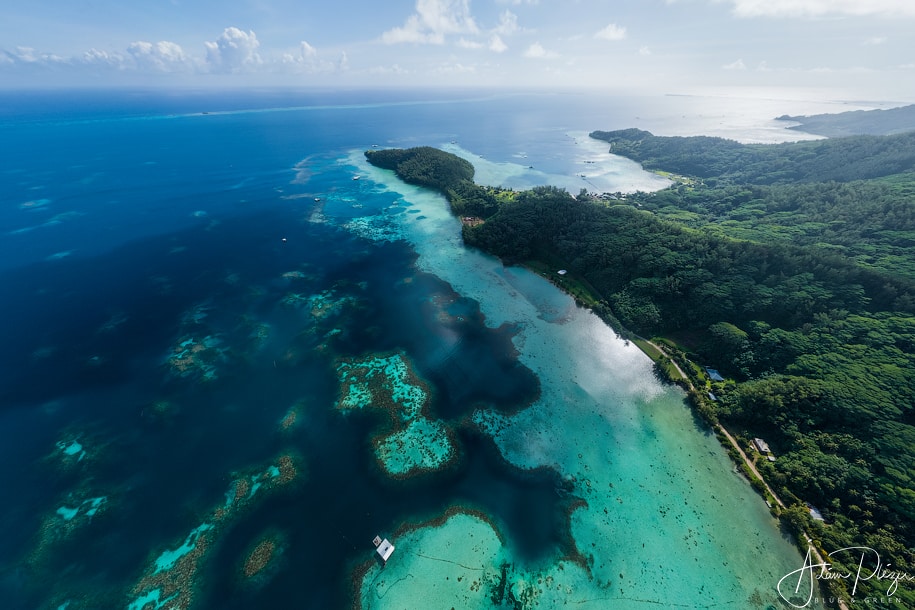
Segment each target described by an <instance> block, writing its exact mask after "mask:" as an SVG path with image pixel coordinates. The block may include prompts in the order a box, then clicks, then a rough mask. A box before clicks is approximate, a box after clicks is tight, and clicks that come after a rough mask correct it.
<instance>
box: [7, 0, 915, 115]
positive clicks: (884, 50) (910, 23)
mask: <svg viewBox="0 0 915 610" xmlns="http://www.w3.org/2000/svg"><path fill="white" fill-rule="evenodd" d="M913 32H915V0H384V1H383V2H382V1H379V0H333V1H330V0H323V1H317V0H144V1H143V2H125V1H124V0H29V1H21V2H5V3H3V6H2V7H0V89H11V88H31V87H73V86H152V87H157V86H162V87H181V86H190V87H207V86H214V87H249V86H292V87H307V86H315V87H331V88H332V87H442V86H457V87H466V86H479V87H486V88H492V87H511V88H544V87H545V88H560V87H567V88H600V89H608V90H617V91H628V92H646V93H648V92H655V93H657V92H663V93H678V92H683V93H687V92H693V91H696V90H700V89H714V88H729V87H730V88H734V87H741V88H764V89H765V88H769V89H773V90H774V89H778V88H789V89H790V88H815V89H821V90H824V91H825V90H829V91H833V92H836V94H837V95H844V96H846V99H862V100H863V99H874V100H876V99H881V100H900V101H915V35H913Z"/></svg>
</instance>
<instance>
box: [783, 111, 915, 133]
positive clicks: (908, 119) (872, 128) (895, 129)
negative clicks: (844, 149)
mask: <svg viewBox="0 0 915 610" xmlns="http://www.w3.org/2000/svg"><path fill="white" fill-rule="evenodd" d="M778 120H780V121H794V122H796V123H800V125H797V126H794V127H789V128H788V129H796V130H797V131H806V132H807V133H815V134H819V135H821V136H829V137H830V138H836V137H842V136H853V135H862V134H869V135H876V136H886V135H891V134H894V133H905V132H907V131H915V105H909V106H901V107H899V108H888V109H886V110H852V111H850V112H839V113H837V114H814V115H812V116H788V115H784V116H780V117H778Z"/></svg>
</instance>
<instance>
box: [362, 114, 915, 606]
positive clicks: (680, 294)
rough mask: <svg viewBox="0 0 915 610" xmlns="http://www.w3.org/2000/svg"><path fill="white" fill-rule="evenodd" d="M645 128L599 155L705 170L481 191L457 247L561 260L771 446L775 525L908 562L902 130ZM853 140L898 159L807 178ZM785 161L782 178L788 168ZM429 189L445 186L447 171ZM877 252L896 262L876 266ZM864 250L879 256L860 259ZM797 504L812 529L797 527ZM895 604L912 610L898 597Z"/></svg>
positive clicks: (909, 259)
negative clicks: (857, 135) (652, 186)
mask: <svg viewBox="0 0 915 610" xmlns="http://www.w3.org/2000/svg"><path fill="white" fill-rule="evenodd" d="M615 133H617V134H618V133H620V132H615ZM645 134H646V132H637V131H636V130H627V131H626V132H625V135H624V136H622V139H620V138H621V137H620V136H617V135H613V134H610V135H609V136H607V137H608V139H609V140H611V141H613V142H614V148H613V151H614V152H617V153H620V152H621V150H620V148H621V147H619V146H617V145H616V143H618V142H623V141H625V142H628V144H627V146H629V148H625V150H626V151H628V152H631V153H632V156H633V158H636V159H637V160H642V159H652V160H653V162H654V163H655V164H656V165H655V166H656V167H659V168H662V169H664V170H668V171H675V172H677V173H681V174H688V175H691V176H696V177H700V178H704V179H705V184H703V183H702V181H698V182H696V181H692V182H691V184H693V186H687V185H684V184H681V185H679V186H677V187H675V188H672V189H668V190H667V191H662V192H660V193H657V194H654V195H649V194H637V195H635V196H628V197H627V198H626V199H625V200H622V201H620V200H611V201H610V202H609V203H611V204H612V205H608V202H607V201H604V200H599V199H596V198H592V197H589V196H586V194H584V193H582V194H580V195H579V196H578V197H572V196H571V195H569V194H568V193H567V192H565V191H563V190H560V189H556V188H552V187H541V188H536V189H533V190H530V191H525V192H521V193H516V194H514V196H512V197H501V198H497V201H496V203H497V204H498V206H497V208H496V211H495V212H494V213H492V214H491V215H490V216H489V217H488V219H487V220H486V221H485V222H484V223H482V224H474V225H466V224H465V226H464V238H465V241H466V242H467V243H468V244H470V245H474V246H477V247H479V248H481V249H484V250H486V251H489V252H492V253H494V254H496V255H498V256H500V257H502V258H503V259H504V260H505V261H507V262H514V263H524V264H531V265H534V266H539V267H548V268H552V269H559V268H565V269H567V270H568V275H567V276H566V277H568V278H569V281H574V282H578V283H579V284H580V285H582V286H586V287H587V288H588V289H589V290H590V291H591V293H592V295H594V297H595V298H596V301H595V302H593V306H594V308H595V310H596V311H597V312H598V313H599V314H601V315H602V316H603V317H604V318H605V319H607V320H608V321H610V322H611V323H613V324H614V325H615V326H616V327H617V329H618V330H620V331H621V332H622V333H624V334H625V333H626V332H627V330H626V329H628V330H629V331H636V332H638V333H640V334H642V335H645V336H652V337H660V338H664V339H666V340H669V341H671V342H673V343H674V344H676V345H678V346H679V347H680V348H681V349H683V350H685V351H686V352H687V353H688V355H689V356H690V358H691V359H692V360H693V361H695V362H698V363H702V364H706V365H710V366H714V367H715V368H718V369H719V370H721V371H722V372H723V373H724V374H725V376H726V377H727V378H728V379H729V380H728V381H726V382H719V383H716V384H713V385H711V386H710V389H712V390H713V392H714V394H715V395H716V397H717V401H715V402H711V401H707V400H705V399H704V398H703V397H699V399H700V401H701V403H702V404H700V405H698V406H699V407H701V409H702V411H703V413H705V414H706V415H707V416H709V417H711V418H718V419H720V420H721V421H723V422H724V423H725V424H726V425H727V426H728V428H730V429H732V431H736V432H737V433H739V434H741V435H742V436H744V437H748V438H752V437H754V436H763V437H765V438H766V439H767V440H768V441H769V444H770V445H771V446H772V449H773V451H774V453H775V454H776V455H777V456H778V458H777V460H776V461H775V462H771V463H770V462H767V461H762V462H761V463H760V469H761V470H763V472H764V474H765V475H766V477H767V480H768V481H769V482H770V484H772V486H773V487H774V488H775V489H776V491H777V492H778V493H779V494H780V495H782V497H783V498H786V499H788V500H789V502H793V503H794V508H791V509H790V510H789V511H787V512H786V513H785V517H786V518H787V519H788V521H789V522H790V523H791V524H792V525H793V526H794V527H797V528H803V529H806V530H808V531H811V532H813V533H814V535H815V537H817V539H818V541H819V543H820V544H821V545H822V547H823V548H825V549H827V550H831V549H838V548H842V547H847V546H855V545H861V546H869V547H872V548H874V549H877V550H878V551H879V552H880V553H881V556H882V557H883V559H884V562H885V563H886V562H892V564H893V566H894V567H895V568H896V569H900V570H905V571H907V572H909V573H915V557H913V554H912V551H911V549H912V548H913V547H915V281H913V279H912V278H913V277H915V274H912V273H911V270H912V269H915V260H913V259H915V253H913V252H912V251H911V249H910V248H908V247H906V246H905V245H904V244H905V241H904V240H908V239H912V237H913V236H912V233H911V224H907V223H911V220H912V218H913V217H915V211H913V210H915V201H913V198H912V181H911V178H910V177H909V176H908V174H905V173H904V171H907V170H908V169H910V168H911V162H910V161H905V159H911V158H915V146H913V145H912V144H915V143H912V144H908V145H907V144H905V141H904V140H900V139H898V138H886V139H881V138H876V139H868V140H867V141H864V140H858V139H850V140H848V141H841V140H839V141H835V142H832V143H830V144H829V145H828V147H827V148H825V149H823V150H824V151H826V152H825V153H824V155H819V154H811V150H813V149H810V148H808V147H809V146H810V143H804V144H796V145H778V146H768V147H762V148H759V147H755V146H744V145H740V144H737V143H734V142H728V141H723V140H718V139H715V138H655V137H654V136H651V135H650V134H647V135H645ZM636 138H637V140H636ZM636 142H641V143H642V144H637V143H636ZM645 142H648V143H649V145H648V146H647V147H646V146H644V143H645ZM813 144H817V145H820V146H823V145H824V144H821V143H819V142H816V143H813ZM865 149H866V150H869V151H871V152H872V153H873V154H875V155H878V156H880V155H885V156H883V157H880V158H881V159H884V160H886V159H890V158H892V159H896V162H895V163H896V165H895V167H897V168H901V169H899V171H900V172H902V173H897V174H895V175H893V174H891V173H888V170H882V171H881V172H880V176H881V178H880V179H870V180H859V181H852V182H850V181H847V180H846V181H843V182H842V183H840V182H839V181H834V182H826V183H819V182H816V180H815V171H814V167H816V168H818V169H817V170H816V171H822V172H823V173H824V174H826V175H830V176H835V175H841V174H843V173H848V174H849V175H855V176H859V177H860V176H863V175H866V174H867V173H868V172H870V171H871V170H870V169H868V168H869V167H871V164H870V158H869V157H868V155H866V154H864V153H863V152H862V151H863V150H865ZM648 150H650V151H651V152H650V155H648V156H643V155H644V154H645V153H646V151H648ZM633 151H634V152H633ZM371 158H372V157H370V159H371ZM805 158H806V159H807V160H806V161H804V159H805ZM667 162H670V163H671V165H664V163H667ZM830 164H832V166H830ZM907 164H908V165H907ZM792 165H796V166H800V169H797V168H795V170H792V171H794V172H795V175H797V176H800V178H796V179H797V180H798V181H799V183H798V184H795V183H792V182H790V179H789V178H788V177H786V176H787V174H786V172H785V169H784V168H785V167H787V166H792ZM767 168H768V170H771V172H773V175H769V174H767ZM805 168H806V169H805ZM750 178H752V180H750ZM712 179H715V180H714V186H708V182H712V181H713V180H712ZM738 179H747V180H748V181H750V182H754V184H741V183H739V182H738ZM436 188H439V189H440V190H442V191H443V192H446V193H448V192H451V191H452V190H453V189H449V186H448V180H447V179H444V180H443V181H442V182H440V183H439V184H438V185H437V187H436ZM462 188H463V189H467V188H469V187H468V186H467V183H466V181H465V182H464V183H462ZM484 190H485V189H484ZM639 205H641V206H642V207H641V208H640V207H639ZM751 211H755V212H753V213H751ZM740 214H742V215H743V216H740ZM869 216H876V217H877V219H876V220H875V221H874V223H872V224H869V223H868V222H866V221H867V219H868V218H869ZM810 217H814V218H816V219H818V220H816V221H815V222H814V223H813V224H816V225H822V226H809V225H811V222H810V221H808V220H807V219H808V218H810ZM891 218H898V219H900V220H899V221H898V222H896V221H892V220H891ZM826 219H828V220H826ZM731 221H736V223H737V224H736V225H735V224H733V223H732V222H731ZM741 222H744V223H746V224H744V225H741V224H740V223H741ZM894 224H896V225H897V226H896V227H894V226H893V225H894ZM732 231H733V232H735V233H736V232H738V231H743V234H742V235H741V237H742V238H741V239H735V237H734V234H732ZM893 231H896V234H894V233H893ZM767 232H774V233H779V234H780V235H777V236H774V237H772V236H767V234H766V233H767ZM890 250H892V253H891V254H892V256H894V257H896V259H897V260H898V261H899V263H900V265H901V266H902V267H904V268H905V269H907V270H908V272H907V273H895V272H894V271H893V265H892V264H890V262H889V261H890V259H889V258H887V257H889V256H890ZM868 253H870V254H868ZM874 253H879V254H880V256H882V257H883V259H882V260H883V264H876V263H875V261H873V260H870V261H862V260H859V259H861V257H865V258H866V256H868V255H871V256H877V255H876V254H874ZM862 263H866V264H862ZM563 281H566V280H563ZM805 503H810V504H813V505H816V506H817V507H818V508H819V509H820V510H821V511H822V512H823V513H824V515H825V516H826V519H827V521H828V522H829V525H824V524H823V523H821V522H813V521H812V520H811V519H810V516H809V514H808V512H807V510H806V507H805ZM872 584H873V585H874V586H876V585H877V583H872ZM830 586H833V587H841V586H842V585H841V583H834V584H833V585H830ZM868 586H870V585H868ZM901 588H902V587H900V589H901ZM877 591H878V589H877V588H875V589H874V592H877ZM900 595H904V596H905V597H902V598H900V597H899V596H900ZM897 599H903V600H904V602H903V603H907V604H909V606H911V607H915V593H913V592H912V591H906V592H900V593H899V594H897Z"/></svg>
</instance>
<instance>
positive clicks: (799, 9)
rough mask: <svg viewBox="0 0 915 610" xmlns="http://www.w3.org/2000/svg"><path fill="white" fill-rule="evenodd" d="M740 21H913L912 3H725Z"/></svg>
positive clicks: (863, 0)
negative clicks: (828, 18)
mask: <svg viewBox="0 0 915 610" xmlns="http://www.w3.org/2000/svg"><path fill="white" fill-rule="evenodd" d="M727 2H730V3H731V4H733V5H734V14H736V15H738V16H740V17H825V16H829V15H850V16H858V17H861V16H867V15H880V16H889V17H897V16H905V17H915V2H912V0H727Z"/></svg>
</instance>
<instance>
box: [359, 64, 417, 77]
mask: <svg viewBox="0 0 915 610" xmlns="http://www.w3.org/2000/svg"><path fill="white" fill-rule="evenodd" d="M369 73H370V74H380V75H382V76H388V75H390V74H409V71H407V70H404V69H403V68H401V67H400V65H399V64H394V65H392V66H375V67H374V68H369Z"/></svg>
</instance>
